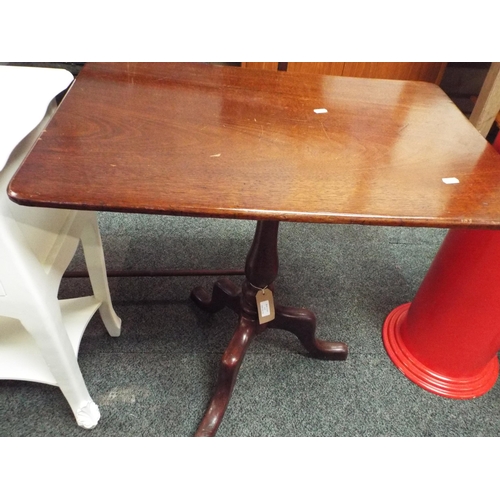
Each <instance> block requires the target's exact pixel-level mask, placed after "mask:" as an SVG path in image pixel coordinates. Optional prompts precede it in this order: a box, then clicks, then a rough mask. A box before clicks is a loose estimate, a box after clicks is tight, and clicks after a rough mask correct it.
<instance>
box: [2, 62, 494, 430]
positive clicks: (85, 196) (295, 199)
mask: <svg viewBox="0 0 500 500" xmlns="http://www.w3.org/2000/svg"><path fill="white" fill-rule="evenodd" d="M9 196H10V197H11V199H12V200H14V201H16V202H18V203H21V204H26V205H35V206H44V207H61V208H73V209H81V210H99V211H106V210H107V211H116V212H136V213H150V214H168V215H182V216H197V217H221V218H237V219H252V220H256V221H257V226H256V232H255V238H254V242H253V244H252V246H251V248H250V251H249V254H248V257H247V261H246V267H245V274H246V278H245V281H244V284H243V286H242V290H239V289H237V287H236V286H234V285H233V284H232V282H231V281H229V280H228V279H222V280H220V281H218V282H217V283H216V284H215V285H214V289H213V292H212V295H210V294H208V293H207V292H205V291H204V290H203V289H195V290H193V292H192V298H193V300H194V301H195V302H196V303H197V304H198V305H199V306H200V307H202V308H203V309H205V310H207V311H217V310H219V309H221V308H222V307H224V306H228V307H230V308H231V309H233V310H234V311H235V312H236V313H238V315H239V323H238V326H237V328H236V331H235V333H234V336H233V338H232V340H231V341H230V343H229V346H228V347H227V350H226V352H225V354H224V355H223V358H222V363H221V368H220V372H219V379H218V382H217V386H216V390H215V393H214V396H213V397H212V399H211V402H210V404H209V407H208V410H207V412H206V414H205V416H204V418H203V420H202V422H201V423H200V426H199V428H198V431H197V433H196V434H197V435H201V436H202V435H206V436H208V435H214V434H215V433H216V431H217V428H218V426H219V424H220V422H221V420H222V418H223V415H224V412H225V409H226V407H227V405H228V402H229V398H230V396H231V392H232V389H233V386H234V383H235V380H236V377H237V374H238V370H239V367H240V364H241V362H242V359H243V356H244V354H245V351H246V349H247V347H248V345H249V344H250V342H251V340H252V338H253V337H254V336H255V335H257V334H259V333H261V332H262V331H263V330H264V329H265V328H280V329H284V330H288V331H290V332H291V333H293V334H295V335H296V336H297V337H298V338H299V340H300V341H301V342H302V344H303V346H304V347H305V349H306V350H307V351H308V352H309V353H310V354H311V355H313V356H316V357H321V358H326V359H332V360H343V359H345V358H346V356H347V346H346V345H345V344H343V343H336V342H326V341H322V340H318V339H317V338H316V336H315V317H314V314H313V313H312V312H310V311H308V310H306V309H297V308H289V307H283V306H281V305H279V304H276V305H275V318H274V319H272V320H271V321H268V322H265V323H261V322H260V320H259V318H258V308H257V304H256V298H259V295H261V296H263V297H264V298H268V297H269V293H270V292H269V291H270V290H271V291H272V289H273V282H274V280H275V278H276V276H277V273H278V251H277V233H278V225H279V222H281V221H294V222H317V223H352V224H378V225H388V226H399V225H403V226H415V227H417V226H421V227H423V226H425V227H447V228H467V231H466V232H467V234H470V235H472V237H471V240H472V241H473V242H475V245H477V246H479V247H482V246H483V245H482V243H481V241H482V239H481V238H483V235H484V233H486V234H488V235H491V234H494V238H493V239H495V240H496V246H497V248H500V243H499V242H498V234H500V233H497V232H496V231H491V229H496V228H498V227H500V156H499V155H498V154H497V153H496V152H495V151H494V150H493V148H492V147H491V146H490V145H489V144H487V142H486V141H485V140H484V139H483V137H482V136H481V135H480V134H479V133H478V132H477V131H476V130H475V129H474V127H473V126H472V125H471V124H470V123H469V122H468V120H467V119H466V118H465V117H464V116H463V115H462V113H461V112H460V111H459V110H458V109H457V108H456V107H455V105H454V104H453V103H452V102H451V101H450V99H449V98H448V97H447V96H446V95H445V94H444V93H443V92H442V91H441V90H440V89H439V88H438V87H437V86H435V85H433V84H429V83H423V82H403V81H390V80H370V79H361V78H346V77H331V76H323V75H304V74H290V73H284V72H271V71H259V70H251V69H243V68H236V67H224V66H214V65H208V64H195V63H193V64H188V63H179V64H177V63H176V64H163V63H111V64H108V63H99V64H98V63H93V64H90V63H89V64H86V65H85V66H84V68H83V70H82V71H81V73H80V74H79V76H78V77H77V80H76V82H75V84H74V85H73V87H72V89H71V90H70V92H69V93H68V94H67V95H66V97H65V98H64V100H63V102H62V103H61V105H60V107H59V111H58V112H57V114H56V116H55V117H54V119H53V120H52V122H51V123H50V125H49V126H48V128H47V129H46V131H45V132H44V133H43V134H42V136H41V137H40V139H39V141H38V143H37V144H36V146H35V147H34V149H33V150H32V152H31V154H30V155H29V157H28V158H27V160H26V161H25V163H24V165H23V166H22V167H21V169H20V170H19V172H18V173H17V175H16V176H15V177H14V179H13V180H12V182H11V184H10V188H9ZM477 228H482V230H483V231H479V232H477V233H475V231H472V229H477ZM454 230H455V229H454ZM456 230H458V231H462V229H456ZM473 246H474V245H473ZM459 253H460V252H459ZM490 261H491V259H490ZM451 265H453V264H451ZM454 272H455V273H456V274H460V272H462V269H455V270H454ZM448 273H449V274H450V273H451V275H452V274H453V272H451V271H448ZM445 274H446V273H445ZM483 274H484V273H483ZM498 274H500V272H499V273H498ZM448 277H449V276H448ZM441 278H442V276H440V277H439V279H441ZM468 279H471V278H470V276H469V277H468ZM498 281H500V280H498ZM442 286H443V287H444V288H445V291H444V292H443V293H444V294H445V295H446V293H447V292H446V288H447V287H446V284H442ZM430 288H431V289H432V286H431V287H430ZM460 290H461V293H465V294H466V291H467V286H462V287H461V288H460ZM475 293H478V291H477V290H475ZM497 297H500V292H499V293H498V295H497ZM261 298H262V297H261ZM434 300H438V299H436V297H434V296H433V297H432V301H434ZM465 301H466V302H467V298H465ZM421 302H422V301H420V303H421ZM423 302H425V300H424V301H423ZM475 303H477V301H476V302H475ZM267 305H270V304H269V303H268V304H267ZM431 306H432V307H431V308H430V309H429V310H431V311H434V312H436V306H435V304H434V303H432V304H431ZM259 307H260V306H259ZM419 308H420V309H424V310H425V309H426V306H425V304H424V306H422V305H420V306H419ZM438 309H439V307H438ZM487 309H488V307H486V308H483V309H482V310H481V314H489V315H490V316H491V314H493V313H492V312H491V311H488V312H485V311H486V310H487ZM271 311H272V306H270V310H269V311H266V310H265V309H262V310H261V312H262V314H264V320H266V319H270V318H272V312H271ZM268 312H269V313H270V315H267V313H268ZM437 314H438V315H439V311H438V312H437ZM447 314H452V312H449V313H447ZM494 314H496V315H497V316H498V313H497V312H496V311H495V313H494ZM417 316H418V315H417ZM431 316H432V315H431ZM401 318H402V315H401V314H398V321H396V323H397V327H393V328H392V327H386V329H385V331H390V332H391V333H390V336H391V338H392V339H393V342H399V344H398V345H400V344H401V342H402V343H403V344H404V335H403V334H402V333H405V332H404V329H405V324H406V323H405V321H404V319H401ZM415 323H416V324H419V328H420V329H421V328H423V329H424V330H425V328H426V326H425V324H424V325H422V323H421V322H418V321H417V322H415V321H413V323H412V324H415ZM455 326H456V325H455ZM490 327H491V321H490V322H489V324H488V325H487V326H486V328H490ZM419 328H417V333H416V336H417V337H418V335H419V333H418V330H419ZM440 328H444V326H443V325H440ZM497 333H499V332H497ZM437 334H438V336H439V335H440V332H437ZM482 335H483V332H475V337H474V338H473V339H472V340H469V343H467V341H465V340H462V341H461V344H460V349H461V351H460V352H461V354H462V355H463V356H467V355H468V350H470V349H471V344H477V343H481V341H480V340H478V339H479V338H480V337H481V336H482ZM384 336H385V337H387V335H386V333H384ZM447 336H448V337H449V335H448V334H446V335H445V337H447ZM484 336H485V338H487V339H488V340H487V343H488V349H489V352H490V353H491V351H492V349H495V348H498V345H497V344H498V342H497V343H496V344H495V342H492V341H491V332H490V331H488V332H486V333H484ZM498 336H500V335H498ZM476 337H477V338H476ZM394 339H396V340H394ZM401 339H403V340H401ZM469 339H470V332H469ZM436 342H437V345H438V346H439V347H438V348H439V349H445V350H446V349H449V348H450V346H449V344H450V343H453V342H452V340H451V342H450V339H448V342H446V338H445V341H443V342H441V341H436ZM385 343H386V347H387V346H388V345H389V344H390V342H389V341H388V340H387V339H386V340H385ZM431 343H432V341H431ZM493 344H495V345H493ZM425 349H426V347H424V348H422V347H417V348H415V350H414V351H412V352H410V353H406V355H401V356H399V357H398V356H394V355H393V353H392V351H391V349H390V347H389V348H388V351H389V354H390V355H391V357H392V359H393V360H394V361H395V362H396V364H398V366H399V368H400V369H402V370H403V371H404V370H405V365H406V364H408V363H407V360H408V359H410V358H411V359H413V358H412V356H413V357H418V356H419V355H421V354H422V353H421V352H420V351H422V350H423V351H424V352H423V354H424V356H423V358H425V359H424V360H423V362H422V365H423V364H425V363H426V362H429V363H430V365H431V366H430V368H428V371H430V372H433V367H432V363H433V360H432V359H427V358H426V354H427V353H426V352H425ZM431 349H432V348H431ZM403 350H404V349H403ZM410 350H411V349H410ZM407 351H408V349H407ZM472 351H474V349H472ZM473 355H474V356H475V355H476V353H475V351H474V353H473ZM405 356H406V357H405ZM483 358H484V356H483ZM490 358H491V356H490ZM495 359H496V351H495ZM483 361H484V360H482V362H483ZM488 363H490V361H489V360H488ZM445 364H446V363H445ZM479 364H480V363H479ZM497 364H498V363H497ZM421 368H422V367H421ZM422 369H423V370H425V369H426V367H425V366H424V367H423V368H422ZM445 370H446V366H445ZM458 376H460V374H459V375H458ZM490 378H491V377H490ZM417 383H418V381H417Z"/></svg>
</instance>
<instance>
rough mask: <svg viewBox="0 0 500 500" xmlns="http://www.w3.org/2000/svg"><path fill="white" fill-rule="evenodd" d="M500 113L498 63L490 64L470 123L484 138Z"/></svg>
mask: <svg viewBox="0 0 500 500" xmlns="http://www.w3.org/2000/svg"><path fill="white" fill-rule="evenodd" d="M499 111H500V63H498V62H494V63H491V67H490V69H489V71H488V74H487V75H486V79H485V80H484V83H483V86H482V88H481V92H480V93H479V96H478V99H477V102H476V104H475V106H474V109H473V110H472V113H471V115H470V121H471V123H472V124H473V125H474V126H475V127H476V128H477V129H478V130H479V132H480V133H481V134H482V135H483V136H484V137H486V136H487V135H488V132H489V131H490V129H491V126H492V125H493V122H494V121H495V119H496V120H498V115H499Z"/></svg>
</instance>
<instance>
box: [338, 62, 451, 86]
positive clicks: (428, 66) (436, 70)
mask: <svg viewBox="0 0 500 500" xmlns="http://www.w3.org/2000/svg"><path fill="white" fill-rule="evenodd" d="M445 67H446V63H439V62H438V63H429V62H346V63H345V67H344V71H343V73H342V75H343V76H357V77H361V78H388V79H390V80H416V81H423V82H431V83H436V84H439V83H440V82H441V79H442V77H443V73H444V70H445Z"/></svg>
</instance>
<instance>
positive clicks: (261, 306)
mask: <svg viewBox="0 0 500 500" xmlns="http://www.w3.org/2000/svg"><path fill="white" fill-rule="evenodd" d="M255 300H256V301H257V313H258V314H259V323H260V324H261V325H262V324H263V323H268V322H269V321H272V320H273V319H274V316H275V312H274V298H273V292H271V290H269V289H267V288H265V289H264V290H259V291H258V292H257V295H256V296H255Z"/></svg>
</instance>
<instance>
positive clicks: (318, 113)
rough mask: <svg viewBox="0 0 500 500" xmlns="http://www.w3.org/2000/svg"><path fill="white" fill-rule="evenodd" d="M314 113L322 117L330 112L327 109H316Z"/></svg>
mask: <svg viewBox="0 0 500 500" xmlns="http://www.w3.org/2000/svg"><path fill="white" fill-rule="evenodd" d="M314 112H315V113H316V114H317V115H320V114H322V113H328V110H327V109H325V108H318V109H315V110H314Z"/></svg>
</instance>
